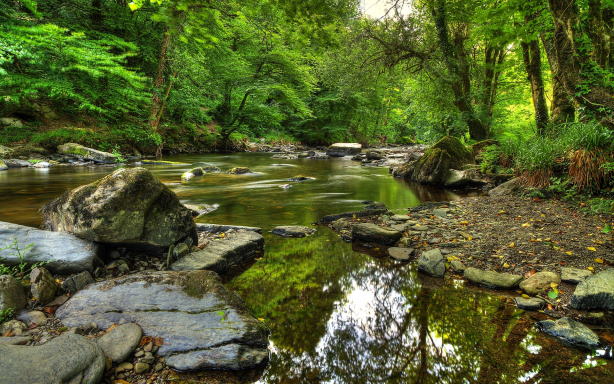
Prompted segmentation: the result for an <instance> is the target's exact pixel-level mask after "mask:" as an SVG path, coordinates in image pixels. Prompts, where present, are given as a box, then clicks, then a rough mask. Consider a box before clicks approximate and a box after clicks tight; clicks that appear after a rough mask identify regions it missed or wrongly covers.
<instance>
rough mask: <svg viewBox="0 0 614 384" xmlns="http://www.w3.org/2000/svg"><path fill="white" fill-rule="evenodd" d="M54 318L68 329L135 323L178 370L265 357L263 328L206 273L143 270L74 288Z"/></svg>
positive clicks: (241, 365) (232, 365)
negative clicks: (74, 290) (78, 289)
mask: <svg viewBox="0 0 614 384" xmlns="http://www.w3.org/2000/svg"><path fill="white" fill-rule="evenodd" d="M56 316H57V317H58V318H59V319H61V320H62V322H63V323H64V324H65V325H67V326H69V327H78V326H82V325H86V324H89V323H92V322H94V323H96V324H97V325H98V326H99V327H102V328H108V327H110V326H111V325H113V324H122V323H136V324H138V325H140V326H141V328H142V330H143V333H144V334H145V335H146V336H151V337H156V338H157V337H159V338H161V339H162V341H163V344H162V345H161V346H160V349H159V350H158V352H157V354H158V355H159V356H163V357H164V358H165V359H166V363H167V364H168V365H169V366H170V367H171V368H174V369H178V370H203V369H245V368H251V367H254V366H257V365H259V364H261V363H263V362H264V361H266V360H267V358H268V352H267V332H266V331H265V329H264V327H263V326H262V325H261V324H260V323H259V322H258V321H257V320H256V319H254V318H253V317H251V316H250V315H249V314H248V313H247V311H246V310H245V309H244V308H243V306H242V304H241V302H240V299H239V298H238V297H237V296H236V295H234V294H233V293H231V292H229V291H227V290H226V288H224V286H223V285H222V283H221V281H220V279H219V277H218V276H217V275H216V274H215V273H213V272H210V271H187V272H143V273H138V274H134V275H129V276H123V277H120V278H116V279H112V280H108V281H104V282H100V283H96V284H93V285H90V286H89V287H88V288H86V289H84V290H82V291H79V292H78V293H77V294H75V295H74V296H73V297H72V298H71V299H70V300H69V301H68V302H67V303H66V304H64V305H63V306H62V307H60V308H59V309H58V311H57V312H56Z"/></svg>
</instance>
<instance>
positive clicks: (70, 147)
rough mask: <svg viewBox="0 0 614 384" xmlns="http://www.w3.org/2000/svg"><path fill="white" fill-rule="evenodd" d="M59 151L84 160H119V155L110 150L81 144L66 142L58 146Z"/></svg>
mask: <svg viewBox="0 0 614 384" xmlns="http://www.w3.org/2000/svg"><path fill="white" fill-rule="evenodd" d="M58 153H61V154H63V155H70V156H74V157H77V158H80V159H84V160H91V161H95V162H97V163H106V164H114V163H117V162H118V157H117V156H115V155H114V154H112V153H109V152H103V151H99V150H96V149H92V148H88V147H84V146H83V145H81V144H76V143H66V144H62V145H59V146H58Z"/></svg>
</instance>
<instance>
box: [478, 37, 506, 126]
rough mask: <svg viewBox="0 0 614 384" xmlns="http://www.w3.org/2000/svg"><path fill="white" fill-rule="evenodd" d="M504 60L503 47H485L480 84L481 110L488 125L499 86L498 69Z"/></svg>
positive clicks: (499, 71) (499, 72)
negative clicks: (481, 81)
mask: <svg viewBox="0 0 614 384" xmlns="http://www.w3.org/2000/svg"><path fill="white" fill-rule="evenodd" d="M504 59H505V49H503V47H493V46H491V45H488V46H486V49H485V51H484V74H483V83H482V101H481V102H482V110H483V114H484V118H485V119H486V121H488V125H490V122H491V121H492V114H493V108H494V106H495V102H496V99H497V88H498V85H499V75H500V74H501V70H500V69H499V67H500V66H501V64H503V60H504Z"/></svg>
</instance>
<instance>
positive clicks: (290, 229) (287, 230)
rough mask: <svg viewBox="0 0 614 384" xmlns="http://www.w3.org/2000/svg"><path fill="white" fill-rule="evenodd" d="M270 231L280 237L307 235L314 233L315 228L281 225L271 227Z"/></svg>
mask: <svg viewBox="0 0 614 384" xmlns="http://www.w3.org/2000/svg"><path fill="white" fill-rule="evenodd" d="M271 233H273V234H274V235H278V236H282V237H307V236H311V235H313V234H314V233H316V230H315V228H310V227H305V226H303V225H282V226H279V227H275V228H273V230H272V231H271Z"/></svg>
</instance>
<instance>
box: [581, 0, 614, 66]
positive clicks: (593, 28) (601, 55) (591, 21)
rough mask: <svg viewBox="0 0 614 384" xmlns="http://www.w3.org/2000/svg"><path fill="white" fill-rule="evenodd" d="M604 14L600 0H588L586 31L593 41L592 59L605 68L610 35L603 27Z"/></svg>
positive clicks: (608, 53) (604, 25) (608, 54)
mask: <svg viewBox="0 0 614 384" xmlns="http://www.w3.org/2000/svg"><path fill="white" fill-rule="evenodd" d="M605 14H606V12H605V10H604V9H603V7H602V5H601V0H588V29H587V32H588V35H589V36H590V38H591V41H592V43H593V55H592V56H593V60H595V62H596V63H597V64H599V66H600V67H601V68H607V65H608V62H609V56H610V49H611V47H610V44H611V41H610V36H609V35H608V33H607V32H606V29H605V28H606V23H605V19H604V16H605ZM611 16H612V15H610V17H611Z"/></svg>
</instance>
